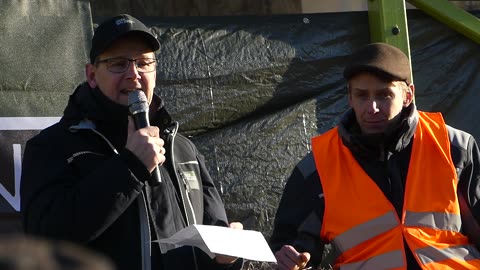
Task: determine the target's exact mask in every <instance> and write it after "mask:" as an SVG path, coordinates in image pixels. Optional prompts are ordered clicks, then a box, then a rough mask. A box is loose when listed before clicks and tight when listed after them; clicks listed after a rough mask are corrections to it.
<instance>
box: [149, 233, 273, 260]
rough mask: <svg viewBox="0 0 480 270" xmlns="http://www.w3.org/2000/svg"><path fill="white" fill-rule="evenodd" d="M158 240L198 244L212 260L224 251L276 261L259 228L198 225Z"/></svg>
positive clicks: (228, 254) (235, 254) (174, 243)
mask: <svg viewBox="0 0 480 270" xmlns="http://www.w3.org/2000/svg"><path fill="white" fill-rule="evenodd" d="M157 241H158V242H160V243H168V244H173V245H177V246H183V245H188V246H196V247H198V248H200V249H201V250H203V251H204V252H205V253H207V254H208V255H209V256H210V257H211V258H212V259H213V258H214V257H215V254H222V255H227V256H232V257H239V258H244V259H247V260H253V261H264V262H276V259H275V256H274V255H273V253H272V251H271V250H270V247H269V246H268V244H267V241H266V240H265V238H264V237H263V235H262V234H261V233H260V232H258V231H252V230H237V229H234V228H227V227H221V226H211V225H196V224H195V225H190V226H188V227H187V228H185V229H183V230H181V231H179V232H177V233H176V234H174V235H173V236H172V237H170V238H165V239H160V240H157Z"/></svg>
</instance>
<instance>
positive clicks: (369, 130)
mask: <svg viewBox="0 0 480 270" xmlns="http://www.w3.org/2000/svg"><path fill="white" fill-rule="evenodd" d="M361 129H362V133H363V134H365V135H374V134H382V133H385V131H386V130H387V128H386V127H385V126H364V127H362V128H361Z"/></svg>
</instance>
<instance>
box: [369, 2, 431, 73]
mask: <svg viewBox="0 0 480 270" xmlns="http://www.w3.org/2000/svg"><path fill="white" fill-rule="evenodd" d="M435 1H438V0H435ZM368 20H369V25H370V40H371V41H372V42H385V43H388V44H390V45H393V46H396V47H398V48H400V49H401V50H402V51H403V52H404V53H405V54H406V55H407V56H408V58H409V59H410V42H409V38H408V24H407V13H406V9H405V0H368ZM410 65H411V63H410ZM412 78H413V76H412Z"/></svg>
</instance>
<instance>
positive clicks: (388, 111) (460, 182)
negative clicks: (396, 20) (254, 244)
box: [270, 43, 480, 270]
mask: <svg viewBox="0 0 480 270" xmlns="http://www.w3.org/2000/svg"><path fill="white" fill-rule="evenodd" d="M343 75H344V77H345V79H346V80H347V82H348V103H349V105H350V107H351V109H350V110H348V111H347V112H346V113H345V115H344V116H343V118H342V119H341V121H340V123H339V124H338V126H337V127H335V128H333V129H331V130H329V131H327V132H325V133H323V134H321V135H319V136H317V137H314V138H313V139H312V152H311V153H309V154H308V155H307V156H306V157H305V158H304V159H303V160H302V161H300V162H299V163H298V164H297V166H296V167H295V169H294V171H293V172H292V175H291V176H290V178H289V180H288V182H287V185H286V186H285V190H284V193H283V196H282V199H281V201H280V205H279V208H278V210H277V214H276V217H275V225H274V230H273V234H272V237H271V239H270V244H271V247H272V249H273V251H274V252H275V256H276V258H277V261H278V267H277V268H278V269H281V270H284V269H290V270H296V269H309V267H310V266H313V267H317V266H318V265H319V263H320V262H321V260H322V254H323V249H324V245H325V244H331V247H332V251H331V252H330V254H329V256H333V257H334V259H333V261H334V265H333V267H334V269H342V270H345V269H347V270H350V269H352V270H353V269H369V270H370V269H408V270H412V269H456V270H458V269H480V252H479V251H478V249H477V248H476V246H475V244H479V242H477V240H478V239H476V237H477V235H476V233H480V230H479V229H477V228H476V226H478V221H479V220H480V204H478V203H477V202H478V200H479V198H480V170H479V168H480V161H479V160H480V153H479V149H478V146H477V143H476V141H475V139H474V138H473V137H472V136H471V135H470V134H468V133H466V132H464V131H461V130H458V129H455V128H452V127H450V126H447V125H446V124H445V122H444V120H443V117H442V115H441V114H440V113H426V112H421V111H417V110H416V107H415V104H414V103H413V99H414V90H415V88H414V85H413V84H412V80H411V70H410V64H409V60H408V57H407V56H406V55H405V54H404V53H403V52H402V51H401V50H400V49H398V48H395V47H393V46H390V45H387V44H384V43H373V44H369V45H367V46H364V47H362V48H361V49H359V50H358V51H356V52H355V53H353V54H352V56H351V59H350V62H349V64H348V65H347V66H346V68H345V70H344V73H343Z"/></svg>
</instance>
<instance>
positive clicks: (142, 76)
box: [21, 15, 242, 270]
mask: <svg viewBox="0 0 480 270" xmlns="http://www.w3.org/2000/svg"><path fill="white" fill-rule="evenodd" d="M159 47H160V44H159V42H158V41H157V39H156V37H155V36H153V34H152V33H151V32H150V30H149V29H148V28H147V27H146V26H145V25H144V24H143V23H141V22H140V21H138V20H137V19H135V18H133V17H131V16H129V15H120V16H117V17H114V18H111V19H109V20H107V21H105V22H104V23H102V24H100V25H99V26H98V27H97V29H96V30H95V33H94V37H93V40H92V47H91V51H90V63H89V64H87V65H86V69H85V70H86V82H85V83H83V84H81V85H79V86H78V87H77V89H76V90H75V91H74V93H73V94H72V95H71V96H70V99H69V102H68V105H67V107H66V109H65V111H64V115H63V117H62V119H61V120H60V122H59V123H57V124H55V125H53V126H52V127H49V128H47V129H45V130H43V131H42V132H41V133H40V134H39V135H37V136H35V137H34V138H32V139H31V140H29V141H28V142H27V146H26V148H25V153H24V160H23V171H22V181H21V200H22V201H21V205H22V206H21V208H22V209H21V213H22V216H23V223H24V229H25V231H26V232H27V233H30V234H34V235H39V236H45V237H49V238H56V239H63V240H70V241H73V242H77V243H81V244H83V245H85V246H87V247H89V248H91V249H93V250H96V251H98V252H100V253H103V254H105V255H107V256H108V257H109V258H111V260H112V261H113V262H114V263H115V265H116V268H117V269H125V270H133V269H135V270H137V269H143V270H145V269H148V270H149V269H156V270H158V269H185V270H191V269H240V268H241V267H242V260H241V259H236V258H232V257H228V256H222V255H217V256H216V257H215V259H211V258H210V257H209V256H207V255H206V254H205V253H204V252H202V251H201V250H200V249H197V248H193V247H188V246H183V247H174V246H169V245H166V244H159V243H158V242H156V241H155V240H157V239H163V238H167V237H170V236H172V235H173V234H174V233H175V232H177V231H179V230H181V229H182V228H185V227H186V226H188V225H190V224H209V225H219V226H229V224H228V222H227V217H226V214H225V210H224V207H223V203H222V201H221V198H220V196H219V194H218V192H217V190H216V189H215V185H214V183H213V181H212V179H211V177H210V175H209V174H208V172H207V170H206V166H205V163H204V158H203V156H202V155H201V154H200V153H199V152H198V150H197V149H196V147H195V146H194V145H193V143H192V142H191V141H190V140H188V139H187V138H186V137H184V136H181V135H180V134H177V130H178V123H176V122H173V121H172V119H171V118H170V116H169V115H168V113H167V111H166V109H165V108H164V107H163V106H162V100H161V99H160V97H158V96H157V95H155V93H154V87H155V79H156V65H157V60H156V51H157V50H158V49H159ZM137 91H141V92H143V93H144V94H145V96H146V100H147V101H148V104H149V110H148V111H149V112H150V113H149V118H150V120H149V122H150V123H151V126H147V127H144V128H141V127H140V128H139V129H138V130H136V129H135V125H134V123H133V121H132V118H131V117H129V109H128V104H129V93H131V92H135V93H140V92H137ZM166 149H167V150H166ZM156 168H159V171H160V175H161V182H160V183H156V184H154V183H153V182H152V181H151V180H152V179H153V178H154V176H153V174H151V173H152V172H153V171H154V170H156ZM230 227H234V228H238V229H241V227H242V226H241V223H232V224H230Z"/></svg>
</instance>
